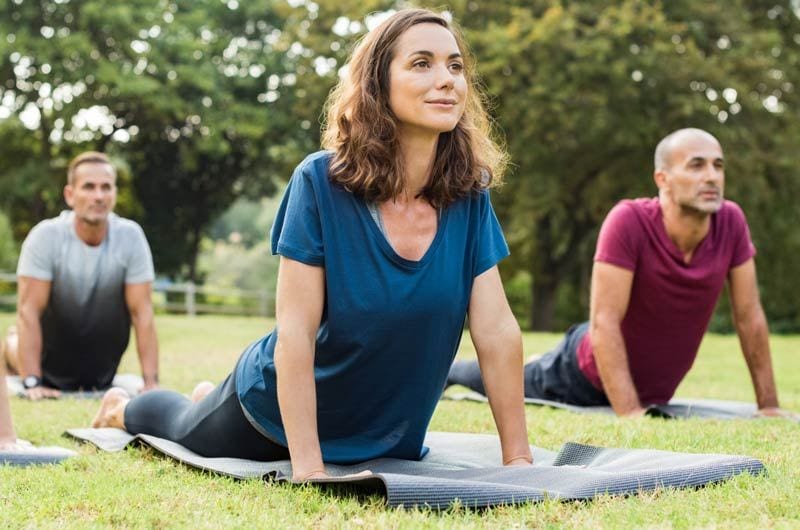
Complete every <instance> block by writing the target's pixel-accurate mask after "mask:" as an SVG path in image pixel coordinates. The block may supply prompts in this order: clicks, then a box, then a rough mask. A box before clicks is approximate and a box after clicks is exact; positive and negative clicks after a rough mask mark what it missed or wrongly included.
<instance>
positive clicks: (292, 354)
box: [275, 256, 327, 481]
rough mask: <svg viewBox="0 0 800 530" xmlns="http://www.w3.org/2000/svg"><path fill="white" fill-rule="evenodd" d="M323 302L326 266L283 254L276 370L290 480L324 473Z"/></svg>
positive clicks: (279, 287)
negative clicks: (319, 360) (318, 368)
mask: <svg viewBox="0 0 800 530" xmlns="http://www.w3.org/2000/svg"><path fill="white" fill-rule="evenodd" d="M324 301H325V269H323V268H322V267H315V266H311V265H306V264H304V263H301V262H299V261H295V260H292V259H289V258H286V257H283V256H281V258H280V265H279V268H278V286H277V296H276V304H275V305H276V310H275V313H276V320H277V330H278V342H277V344H276V345H275V372H276V377H277V386H278V405H279V407H280V412H281V419H282V420H283V427H284V430H285V431H286V441H287V443H288V445H289V456H290V457H291V459H292V479H293V480H295V481H303V480H307V479H311V478H324V477H326V476H327V474H326V472H325V467H324V465H323V463H322V450H321V448H320V445H319V432H318V430H317V389H316V381H315V380H314V355H315V349H316V339H317V330H318V329H319V324H320V320H321V319H322V308H323V305H324Z"/></svg>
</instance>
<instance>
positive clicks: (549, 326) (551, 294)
mask: <svg viewBox="0 0 800 530" xmlns="http://www.w3.org/2000/svg"><path fill="white" fill-rule="evenodd" d="M557 290H558V279H557V278H541V279H540V278H536V277H534V279H533V285H532V286H531V294H532V297H533V301H532V303H531V315H530V316H531V320H530V323H529V325H528V327H529V328H530V329H531V330H533V331H553V323H554V320H555V313H556V291H557Z"/></svg>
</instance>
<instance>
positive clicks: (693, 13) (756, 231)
mask: <svg viewBox="0 0 800 530" xmlns="http://www.w3.org/2000/svg"><path fill="white" fill-rule="evenodd" d="M454 11H455V14H456V19H457V20H459V21H460V22H461V23H462V25H463V26H464V27H465V32H466V35H467V38H468V40H469V42H470V43H471V45H472V47H473V49H474V51H475V53H476V55H477V57H478V59H479V70H480V73H481V74H482V76H483V80H484V83H485V85H486V86H487V88H488V89H489V91H490V93H491V95H492V108H493V109H494V113H495V116H496V118H497V121H498V123H499V124H500V126H501V127H502V129H503V130H504V131H505V135H506V139H507V143H508V148H509V150H510V152H511V155H512V161H513V163H514V166H515V167H514V171H513V172H512V174H511V175H510V176H509V178H508V183H507V187H506V192H505V193H498V194H496V195H495V205H496V207H497V209H498V211H499V213H500V216H501V218H502V220H503V222H504V227H505V229H506V235H507V237H508V240H509V243H510V245H511V247H512V258H511V259H510V260H509V261H508V263H506V264H504V266H503V273H504V276H505V277H506V278H510V277H513V276H515V275H516V274H517V273H518V271H521V270H525V271H527V272H528V273H529V275H530V277H531V278H532V281H533V286H532V292H533V296H532V306H531V309H530V311H529V312H528V315H529V318H530V326H531V327H533V328H536V329H550V328H553V327H554V324H555V323H556V322H557V321H563V320H564V316H565V315H566V314H565V313H564V311H568V310H572V306H571V305H567V306H566V307H565V308H564V307H562V309H561V310H559V309H558V305H559V300H560V299H561V300H563V299H564V296H565V293H564V292H563V291H564V290H565V289H567V290H569V289H570V287H565V285H571V286H577V285H586V278H587V277H588V275H589V271H590V268H591V258H592V254H593V247H594V241H595V238H596V235H597V230H598V227H599V225H600V223H601V222H602V220H603V218H604V216H605V214H606V212H607V211H608V210H609V209H610V208H611V207H612V206H613V204H614V203H615V202H616V201H618V200H619V199H621V198H624V197H635V196H648V195H651V196H652V195H654V194H655V186H654V185H653V183H652V180H651V176H650V175H651V173H652V156H653V154H652V153H653V149H654V147H655V145H656V143H657V142H658V140H659V139H660V138H661V137H663V136H664V135H665V134H666V133H668V132H670V131H672V130H674V129H677V128H680V127H685V126H695V127H701V128H705V129H708V130H710V131H711V132H713V133H714V134H716V135H717V136H718V137H719V138H720V140H721V141H722V144H723V147H724V148H725V150H726V153H727V155H728V159H729V164H728V168H729V169H728V175H729V186H728V189H729V192H728V196H729V197H731V198H733V199H734V200H736V201H738V202H740V203H741V204H742V205H743V207H744V209H745V211H746V212H748V214H749V219H750V222H751V227H752V231H753V237H754V240H755V241H756V244H757V245H758V247H759V249H760V257H759V260H758V261H759V268H760V271H761V281H762V284H763V285H762V290H763V293H764V305H765V307H766V309H767V312H768V314H769V315H770V317H772V318H775V319H783V320H786V319H790V320H793V321H794V322H795V325H798V326H800V319H797V309H796V307H797V304H796V303H792V302H791V300H790V299H791V292H792V289H788V288H787V286H789V285H794V284H795V283H796V278H797V265H796V260H787V259H785V256H787V255H792V254H794V253H796V252H797V251H798V250H800V246H798V234H797V231H796V229H794V227H796V225H797V224H798V222H800V210H798V209H797V208H796V206H794V205H793V204H792V203H793V197H795V196H796V194H797V186H798V182H800V179H798V175H797V171H798V169H797V164H796V163H794V161H793V160H792V157H793V155H794V153H793V150H794V148H792V147H790V145H796V143H797V140H798V135H800V129H799V128H798V123H800V120H798V119H797V118H798V116H797V114H798V108H800V107H798V106H797V101H796V100H797V94H796V90H794V84H793V77H794V76H796V72H797V71H798V69H797V59H798V42H797V36H796V35H797V34H800V20H799V19H798V18H797V17H796V16H795V15H794V14H793V13H791V12H790V11H789V10H788V9H784V8H779V7H774V8H773V6H772V5H769V6H767V5H766V4H764V3H762V2H746V1H736V2H733V3H725V4H722V3H697V2H664V3H650V2H642V1H640V0H626V1H623V2H617V1H614V2H611V1H602V2H591V3H586V2H563V1H557V0H540V1H533V2H531V1H524V2H522V1H519V2H514V1H510V2H504V3H494V4H491V5H489V4H479V3H476V2H466V1H465V2H457V3H456V4H455V9H454ZM775 131H780V134H775ZM573 299H575V300H577V301H579V302H580V304H581V305H582V307H583V310H584V315H585V314H586V302H587V301H588V300H587V298H586V297H578V298H575V297H573Z"/></svg>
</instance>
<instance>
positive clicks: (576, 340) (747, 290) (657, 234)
mask: <svg viewBox="0 0 800 530" xmlns="http://www.w3.org/2000/svg"><path fill="white" fill-rule="evenodd" d="M653 178H654V180H655V183H656V186H658V197H655V198H645V199H634V200H623V201H621V202H620V203H618V204H617V205H616V206H615V207H614V208H613V209H612V210H611V212H609V214H608V216H607V217H606V219H605V221H604V222H603V226H602V228H601V230H600V235H599V238H598V241H597V249H596V252H595V256H594V268H593V270H592V290H591V302H590V306H591V312H590V321H589V322H586V323H583V324H580V325H576V326H573V327H572V328H570V329H569V330H568V331H567V334H566V337H565V339H564V341H563V342H562V343H561V344H560V345H559V346H557V347H556V349H555V350H553V351H550V352H548V353H547V354H545V355H543V356H541V357H539V358H537V359H532V360H530V361H529V362H528V363H527V364H526V365H525V395H526V396H527V397H531V398H539V399H548V400H552V401H560V402H563V403H570V404H574V405H581V406H595V405H606V406H607V405H611V407H612V408H613V409H614V412H616V414H617V415H619V416H641V415H643V414H644V413H645V411H646V409H647V406H649V405H657V404H664V403H667V402H668V401H669V400H670V399H671V398H672V396H673V394H674V393H675V390H676V389H677V387H678V385H679V384H680V382H681V381H682V380H683V378H684V376H685V375H686V373H687V372H688V371H689V369H690V368H691V366H692V363H693V362H694V359H695V357H696V356H697V350H698V348H699V346H700V341H701V340H702V338H703V335H704V334H705V331H706V329H707V328H708V323H709V321H710V320H711V316H712V314H713V311H714V306H715V305H716V302H717V299H718V298H719V295H720V292H721V291H722V288H723V286H724V285H725V282H726V281H727V283H728V285H729V288H730V299H731V305H732V307H733V316H734V321H735V324H736V331H737V333H738V335H739V341H740V343H741V347H742V351H743V353H744V357H745V360H746V361H747V367H748V368H749V370H750V375H751V378H752V381H753V386H754V388H755V394H756V399H757V402H758V409H759V413H760V414H761V415H765V416H781V415H786V414H788V413H786V412H785V411H782V410H781V409H780V408H779V405H778V396H777V391H776V388H775V380H774V376H773V370H772V361H771V355H770V349H769V340H768V336H769V332H768V329H767V321H766V317H765V316H764V311H763V309H762V308H761V302H760V300H759V294H758V286H757V281H756V268H755V264H754V261H753V256H755V253H756V251H755V247H754V246H753V243H752V241H751V240H750V231H749V228H748V226H747V221H746V219H745V216H744V214H743V213H742V210H741V209H740V208H739V206H738V205H736V204H735V203H733V202H731V201H726V200H724V199H723V191H724V186H725V165H724V161H723V156H722V147H721V146H720V144H719V142H718V141H717V139H716V138H714V137H713V136H712V135H711V134H709V133H708V132H706V131H703V130H700V129H681V130H678V131H675V132H673V133H672V134H670V135H668V136H667V137H665V138H664V139H663V140H661V142H660V143H659V144H658V146H657V147H656V151H655V172H654V175H653ZM448 384H461V385H464V386H467V387H469V388H471V389H473V390H476V391H478V392H481V393H484V390H483V384H482V382H481V376H480V369H479V367H478V364H477V363H476V362H463V361H462V362H456V363H455V364H454V365H453V367H452V368H451V370H450V376H449V378H448Z"/></svg>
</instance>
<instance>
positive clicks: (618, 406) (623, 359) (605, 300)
mask: <svg viewBox="0 0 800 530" xmlns="http://www.w3.org/2000/svg"><path fill="white" fill-rule="evenodd" d="M632 284H633V272H632V271H630V270H628V269H625V268H622V267H617V266H616V265H611V264H609V263H604V262H600V261H596V262H595V264H594V268H593V269H592V294H591V302H590V305H591V310H590V317H589V318H590V321H591V322H590V328H589V329H590V331H589V333H590V336H591V340H592V350H593V352H594V359H595V362H596V363H597V370H598V371H599V373H600V380H601V381H602V382H603V389H604V390H605V393H606V397H608V401H609V402H610V403H611V407H612V408H613V409H614V412H615V413H616V414H617V415H618V416H634V417H635V416H642V415H643V414H644V413H645V409H644V407H642V404H641V402H640V401H639V395H638V394H637V392H636V387H635V386H634V384H633V378H632V377H631V371H630V367H629V365H628V352H627V349H626V348H625V339H624V338H623V336H622V319H623V318H625V313H626V312H627V310H628V302H629V301H630V296H631V285H632Z"/></svg>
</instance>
